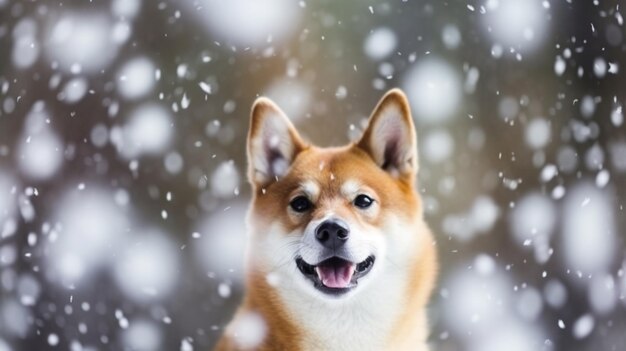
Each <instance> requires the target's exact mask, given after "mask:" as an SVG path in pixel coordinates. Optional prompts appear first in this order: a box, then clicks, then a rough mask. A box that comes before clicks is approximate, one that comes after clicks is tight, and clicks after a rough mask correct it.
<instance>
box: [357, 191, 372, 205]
mask: <svg viewBox="0 0 626 351" xmlns="http://www.w3.org/2000/svg"><path fill="white" fill-rule="evenodd" d="M373 203H374V199H372V198H371V197H369V196H367V195H363V194H361V195H359V196H357V197H356V199H354V206H356V207H358V208H368V207H370V206H372V204H373Z"/></svg>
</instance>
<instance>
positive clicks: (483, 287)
mask: <svg viewBox="0 0 626 351" xmlns="http://www.w3.org/2000/svg"><path fill="white" fill-rule="evenodd" d="M468 266H469V267H473V268H474V269H470V270H468V269H467V267H468ZM442 286H443V287H444V290H442V296H443V300H442V306H443V318H444V320H445V322H446V325H448V326H449V327H450V328H451V331H453V332H454V333H455V334H456V335H458V336H459V337H461V339H462V340H464V343H465V344H466V345H468V346H469V348H468V350H472V351H485V350H490V351H491V350H493V351H498V350H505V349H506V350H515V351H535V350H540V349H541V347H540V346H541V345H542V343H543V340H545V335H543V332H542V330H541V328H540V327H539V326H538V325H536V324H534V323H532V321H531V320H529V319H528V316H527V315H519V312H518V313H516V310H518V307H517V306H518V303H519V302H516V301H520V299H526V300H527V301H531V300H534V301H535V303H536V299H533V298H532V297H531V298H530V300H529V298H528V297H527V296H526V297H524V295H523V294H520V295H519V296H518V295H515V294H514V292H513V289H512V286H513V282H512V281H511V280H510V278H509V276H508V275H507V274H505V272H503V270H502V269H501V268H500V267H499V263H498V262H497V261H495V260H494V259H493V258H491V257H490V256H487V255H484V254H481V255H479V256H477V257H476V260H475V261H474V265H472V264H466V265H460V266H458V267H457V268H456V270H454V271H453V273H452V275H450V277H449V278H448V279H446V281H445V282H444V283H443V284H442ZM531 294H532V293H531ZM534 308H539V307H534Z"/></svg>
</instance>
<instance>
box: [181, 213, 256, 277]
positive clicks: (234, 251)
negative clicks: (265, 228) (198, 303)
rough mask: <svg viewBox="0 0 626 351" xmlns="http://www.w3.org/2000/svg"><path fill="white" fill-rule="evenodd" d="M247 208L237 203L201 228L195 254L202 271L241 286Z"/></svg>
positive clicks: (204, 221) (198, 225)
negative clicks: (227, 278)
mask: <svg viewBox="0 0 626 351" xmlns="http://www.w3.org/2000/svg"><path fill="white" fill-rule="evenodd" d="M246 207H247V204H245V203H235V204H233V205H231V206H229V207H228V210H226V211H224V210H223V209H219V210H218V211H216V212H215V213H212V214H210V215H208V216H206V218H204V219H202V220H201V221H200V222H199V223H198V224H197V225H196V228H197V229H196V230H195V232H198V233H199V234H200V235H201V236H200V237H199V238H197V239H194V240H195V241H194V245H193V247H194V254H195V257H196V259H197V260H198V262H199V264H200V265H201V267H202V268H203V269H204V270H205V271H207V272H214V273H216V274H218V276H222V277H229V278H230V279H231V281H233V283H235V284H237V285H238V286H240V285H241V284H242V280H243V276H242V269H243V257H244V249H245V246H246V231H245V223H244V222H245V221H243V218H245V217H246V214H245V211H246Z"/></svg>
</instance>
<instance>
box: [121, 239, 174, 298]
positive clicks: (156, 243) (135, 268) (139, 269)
mask: <svg viewBox="0 0 626 351" xmlns="http://www.w3.org/2000/svg"><path fill="white" fill-rule="evenodd" d="M168 238H169V236H168V235H167V234H165V233H162V232H160V231H159V230H156V229H147V230H143V231H140V232H139V233H133V237H132V238H129V240H130V245H127V246H126V248H125V249H124V250H123V251H122V253H121V255H120V256H119V258H118V259H117V260H116V261H115V262H114V266H113V270H114V277H115V281H116V282H117V284H118V285H119V287H120V288H121V290H122V292H124V294H126V296H128V297H129V298H131V299H134V300H136V301H139V302H143V301H151V300H153V299H155V298H156V299H160V298H164V297H165V296H167V295H168V294H169V293H170V292H171V291H172V289H173V288H174V286H175V284H176V281H177V278H178V269H179V268H178V266H179V262H178V256H177V252H176V247H175V246H174V244H173V243H172V242H171V241H170V240H169V239H168Z"/></svg>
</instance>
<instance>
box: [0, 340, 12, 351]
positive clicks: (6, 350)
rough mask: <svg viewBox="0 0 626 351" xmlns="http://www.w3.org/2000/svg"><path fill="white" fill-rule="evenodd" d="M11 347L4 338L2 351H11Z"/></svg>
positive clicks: (0, 344) (1, 343)
mask: <svg viewBox="0 0 626 351" xmlns="http://www.w3.org/2000/svg"><path fill="white" fill-rule="evenodd" d="M11 350H12V349H11V347H10V346H9V344H7V343H6V341H4V340H3V339H2V338H0V351H11Z"/></svg>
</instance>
